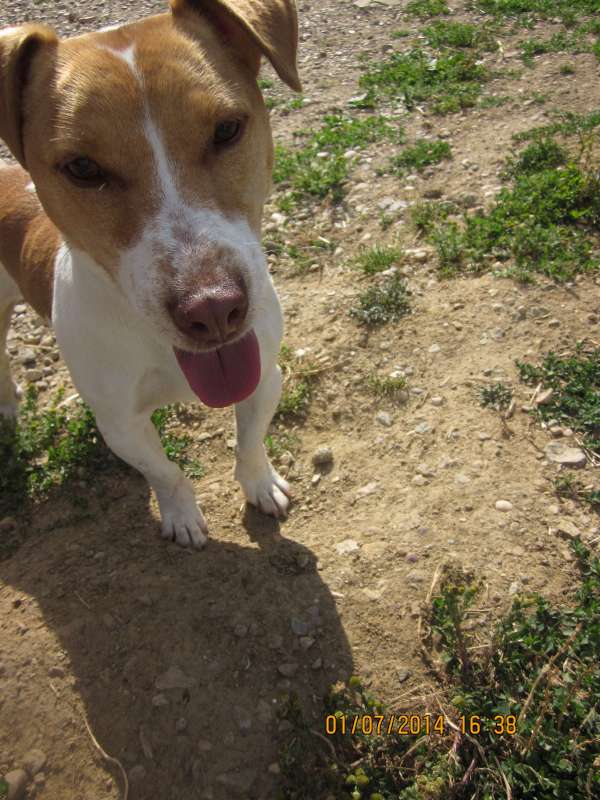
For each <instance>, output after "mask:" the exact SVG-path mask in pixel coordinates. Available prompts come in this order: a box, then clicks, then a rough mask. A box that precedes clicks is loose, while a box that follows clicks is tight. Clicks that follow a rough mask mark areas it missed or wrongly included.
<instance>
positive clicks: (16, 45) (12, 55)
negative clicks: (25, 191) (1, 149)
mask: <svg viewBox="0 0 600 800" xmlns="http://www.w3.org/2000/svg"><path fill="white" fill-rule="evenodd" d="M56 42H58V37H57V35H56V34H55V33H54V31H53V30H52V29H51V28H47V27H46V26H45V25H36V24H29V25H21V26H19V27H16V28H5V29H4V30H2V31H0V139H3V140H4V141H5V142H6V144H7V146H8V149H9V150H10V151H11V153H12V154H13V156H14V157H15V158H16V159H17V161H18V162H19V163H20V164H21V165H22V166H23V167H25V168H26V165H25V153H24V150H23V93H24V89H25V84H26V83H27V77H28V74H29V69H30V67H31V62H32V60H33V57H34V55H35V53H36V52H37V50H38V49H39V48H40V47H43V46H45V45H49V44H56Z"/></svg>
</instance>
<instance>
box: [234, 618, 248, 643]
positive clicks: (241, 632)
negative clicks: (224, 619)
mask: <svg viewBox="0 0 600 800" xmlns="http://www.w3.org/2000/svg"><path fill="white" fill-rule="evenodd" d="M233 632H234V634H235V635H236V636H237V637H238V639H243V638H244V636H246V635H247V634H248V626H247V625H245V624H244V623H243V622H239V623H238V624H237V625H236V626H235V628H234V629H233Z"/></svg>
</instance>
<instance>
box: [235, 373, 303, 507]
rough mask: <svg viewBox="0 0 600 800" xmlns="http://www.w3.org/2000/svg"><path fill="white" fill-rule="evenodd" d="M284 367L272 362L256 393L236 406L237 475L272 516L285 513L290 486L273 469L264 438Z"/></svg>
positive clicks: (245, 489) (250, 499) (248, 496)
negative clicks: (280, 367)
mask: <svg viewBox="0 0 600 800" xmlns="http://www.w3.org/2000/svg"><path fill="white" fill-rule="evenodd" d="M281 384H282V379H281V370H280V369H279V367H278V365H277V364H273V366H272V367H270V369H268V370H266V371H265V372H264V373H263V375H262V377H261V380H260V383H259V384H258V386H257V387H256V390H255V391H254V393H253V394H252V395H251V396H250V397H249V398H248V399H247V400H244V401H243V402H241V403H237V404H236V407H235V418H236V427H237V446H236V464H235V471H234V475H235V478H236V479H237V480H238V481H239V482H240V484H241V487H242V490H243V492H244V495H245V497H246V499H247V500H248V502H249V503H252V505H255V506H256V507H257V508H259V509H260V510H261V511H263V512H264V513H265V514H270V515H271V516H273V517H280V516H285V515H286V512H287V508H288V505H289V499H288V498H289V497H290V496H291V495H290V485H289V483H288V482H287V481H286V480H284V479H283V478H282V477H281V475H278V473H277V472H276V471H275V470H274V469H273V467H272V466H271V463H270V462H269V459H268V458H267V453H266V450H265V445H264V439H265V436H266V435H267V430H268V428H269V423H270V422H271V419H272V418H273V414H274V413H275V410H276V408H277V403H278V402H279V398H280V397H281Z"/></svg>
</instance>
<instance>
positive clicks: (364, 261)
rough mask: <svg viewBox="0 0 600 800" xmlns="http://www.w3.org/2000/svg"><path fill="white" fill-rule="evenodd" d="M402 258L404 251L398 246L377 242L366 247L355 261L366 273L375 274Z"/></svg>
mask: <svg viewBox="0 0 600 800" xmlns="http://www.w3.org/2000/svg"><path fill="white" fill-rule="evenodd" d="M401 258H402V253H401V251H400V249H399V248H398V247H391V246H386V245H378V244H376V245H374V246H373V247H369V248H366V247H364V248H363V249H362V250H361V251H360V252H359V254H358V255H357V256H356V258H355V259H354V262H353V263H354V265H355V266H357V267H358V268H359V269H361V270H362V271H363V272H364V273H365V274H366V275H374V274H375V273H377V272H383V271H384V270H386V269H389V268H390V267H391V266H393V265H394V264H397V263H398V261H400V259H401Z"/></svg>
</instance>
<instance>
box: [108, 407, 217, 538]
mask: <svg viewBox="0 0 600 800" xmlns="http://www.w3.org/2000/svg"><path fill="white" fill-rule="evenodd" d="M96 423H97V425H98V429H99V430H100V432H101V433H102V435H103V437H104V439H105V440H106V443H107V445H108V446H109V447H110V449H111V450H112V451H113V452H114V453H116V454H117V455H118V456H119V457H120V458H122V459H123V461H126V462H127V463H128V464H131V466H132V467H135V468H136V469H137V470H139V471H140V472H141V473H142V474H143V475H144V476H145V478H146V480H147V481H148V483H149V484H150V485H151V486H152V488H153V489H154V491H155V493H156V498H157V500H158V505H159V508H160V514H161V518H162V536H163V538H165V539H171V540H172V541H175V542H177V543H178V544H180V545H182V546H184V547H187V546H189V545H193V546H194V547H197V548H201V547H202V546H203V545H204V544H206V535H207V533H208V527H207V525H206V521H205V520H204V517H203V515H202V512H201V511H200V509H199V508H198V506H197V504H196V497H195V493H194V488H193V486H192V483H191V481H189V480H188V479H187V478H186V477H185V475H184V474H183V472H182V471H181V470H180V468H179V467H178V466H177V465H176V464H174V463H173V462H172V461H169V459H168V458H167V456H166V454H165V452H164V450H163V447H162V444H161V442H160V438H159V436H158V433H157V431H156V428H155V427H154V425H153V424H152V422H151V421H150V419H149V418H148V417H145V416H144V415H142V414H136V415H131V416H129V415H127V417H126V418H123V416H122V415H120V417H119V419H118V421H115V419H114V417H112V418H111V417H110V416H109V415H108V414H105V415H102V414H101V413H100V414H99V413H98V412H97V411H96Z"/></svg>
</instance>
